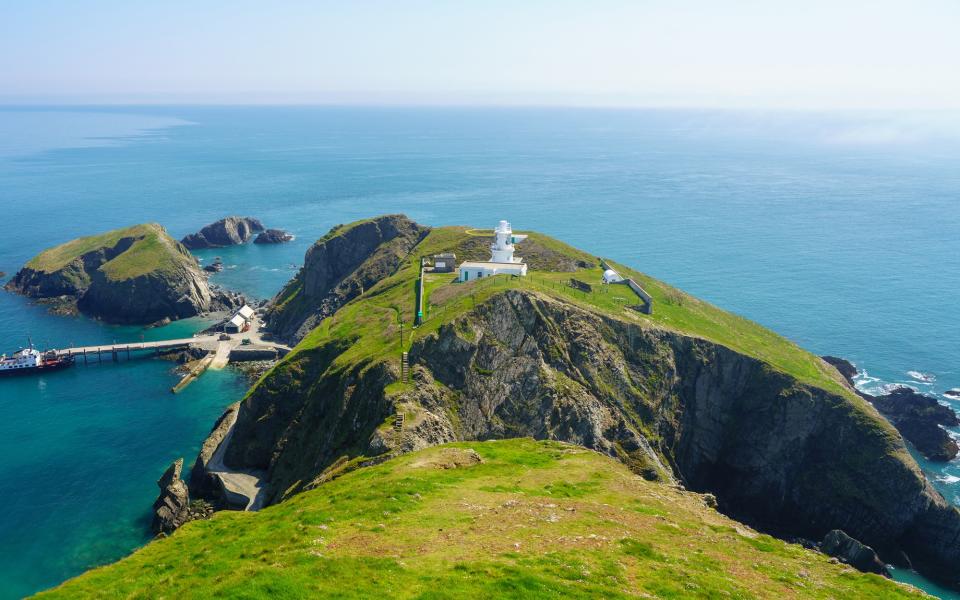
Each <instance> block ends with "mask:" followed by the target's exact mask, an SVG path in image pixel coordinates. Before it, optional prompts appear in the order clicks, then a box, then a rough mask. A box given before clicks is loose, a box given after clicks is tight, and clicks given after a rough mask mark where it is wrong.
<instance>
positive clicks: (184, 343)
mask: <svg viewBox="0 0 960 600" xmlns="http://www.w3.org/2000/svg"><path fill="white" fill-rule="evenodd" d="M218 343H219V334H213V335H201V336H195V337H188V338H179V339H174V340H158V341H154V342H127V343H122V344H108V345H100V346H77V347H75V348H62V349H55V350H50V352H55V353H56V354H57V356H73V357H74V358H80V357H83V360H84V362H87V361H89V360H90V359H91V358H96V359H97V360H103V357H104V355H107V356H108V357H110V358H112V359H113V360H117V358H119V356H121V355H123V356H126V357H127V358H130V357H131V353H133V352H138V353H140V352H144V351H152V352H153V353H154V354H160V352H161V351H162V350H174V349H176V348H189V347H190V346H198V347H201V348H204V349H208V350H211V351H212V350H216V348H217V345H218Z"/></svg>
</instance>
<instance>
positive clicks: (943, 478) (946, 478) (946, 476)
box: [937, 473, 960, 485]
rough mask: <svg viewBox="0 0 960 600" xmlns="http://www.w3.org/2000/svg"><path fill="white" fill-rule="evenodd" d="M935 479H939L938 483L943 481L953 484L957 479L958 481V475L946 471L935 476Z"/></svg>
mask: <svg viewBox="0 0 960 600" xmlns="http://www.w3.org/2000/svg"><path fill="white" fill-rule="evenodd" d="M937 481H939V482H940V483H945V484H947V485H953V484H954V483H957V482H958V481H960V477H957V476H956V475H950V474H948V473H944V474H943V475H940V476H939V477H937Z"/></svg>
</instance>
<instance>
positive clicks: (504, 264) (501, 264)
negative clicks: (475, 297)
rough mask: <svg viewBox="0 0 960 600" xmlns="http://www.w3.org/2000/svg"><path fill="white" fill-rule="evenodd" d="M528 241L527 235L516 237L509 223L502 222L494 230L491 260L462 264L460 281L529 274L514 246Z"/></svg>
mask: <svg viewBox="0 0 960 600" xmlns="http://www.w3.org/2000/svg"><path fill="white" fill-rule="evenodd" d="M525 239H527V236H525V235H514V233H513V228H512V227H510V223H509V222H507V221H500V223H499V224H498V225H497V228H496V229H494V230H493V243H492V244H490V260H489V261H486V262H474V261H466V262H464V263H461V264H460V281H473V280H474V279H483V278H484V277H492V276H494V275H516V276H523V275H526V274H527V265H526V263H524V262H523V259H522V258H520V257H518V256H514V255H513V250H514V244H516V243H519V242H522V241H523V240H525Z"/></svg>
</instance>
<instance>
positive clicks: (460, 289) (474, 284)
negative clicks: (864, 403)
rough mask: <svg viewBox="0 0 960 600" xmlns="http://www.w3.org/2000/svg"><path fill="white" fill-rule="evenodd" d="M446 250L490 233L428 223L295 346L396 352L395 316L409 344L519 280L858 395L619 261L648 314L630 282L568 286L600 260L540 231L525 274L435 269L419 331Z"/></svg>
mask: <svg viewBox="0 0 960 600" xmlns="http://www.w3.org/2000/svg"><path fill="white" fill-rule="evenodd" d="M346 230H349V227H344V228H342V229H340V230H335V231H333V232H331V233H330V234H328V236H331V235H341V234H342V233H343V232H344V231H346ZM488 233H489V232H488ZM440 252H455V253H457V259H458V261H460V260H486V259H488V257H489V254H490V252H489V237H487V235H484V234H483V232H479V231H477V230H471V229H468V228H465V227H441V228H435V229H433V230H431V232H430V233H429V235H428V236H427V237H426V238H425V239H424V240H423V241H422V242H420V244H419V245H418V246H417V247H416V249H415V252H414V253H412V254H411V255H410V256H408V257H407V260H405V261H404V262H403V264H402V266H401V268H400V269H398V270H397V271H396V272H395V273H394V274H393V275H391V276H390V277H387V278H386V279H384V280H383V281H382V282H380V283H379V284H378V285H377V286H375V287H373V288H371V289H370V290H368V291H367V292H366V293H365V294H364V295H363V296H362V297H360V298H358V299H356V300H354V301H353V302H352V303H350V304H348V305H347V306H345V307H344V308H342V309H341V310H340V311H338V312H337V313H336V314H335V315H334V316H333V317H332V318H330V319H327V320H325V321H324V322H323V323H322V324H321V325H320V326H319V327H317V328H316V329H315V330H314V331H313V332H312V333H311V334H310V335H309V336H307V337H306V338H305V339H304V340H303V341H302V342H301V344H300V345H299V346H298V347H297V349H296V350H298V351H304V350H309V349H311V348H316V347H318V346H322V345H324V344H326V343H329V342H331V341H334V340H337V339H343V340H349V341H350V342H351V343H352V344H353V346H352V347H351V349H350V350H349V351H348V352H346V353H344V354H342V355H341V356H340V357H339V358H338V362H342V363H352V362H354V361H358V360H362V361H370V360H376V359H380V358H384V357H387V356H395V355H396V353H397V352H398V351H399V350H400V347H399V326H398V321H401V320H402V321H403V322H404V323H405V327H406V328H407V334H409V335H407V337H406V339H405V346H409V345H410V341H411V339H413V338H420V337H423V336H425V335H428V334H430V333H433V332H435V331H436V330H437V328H438V327H439V326H440V325H441V324H443V323H446V322H449V321H451V320H453V319H455V318H456V317H457V316H460V315H462V314H465V313H466V312H468V311H469V310H470V309H471V308H473V307H474V306H475V305H476V304H480V303H482V302H483V301H484V300H486V299H487V298H489V297H490V296H491V295H493V294H496V293H499V292H502V291H504V290H505V289H509V288H520V289H527V290H530V291H534V292H536V293H540V294H545V295H548V296H552V297H556V298H558V299H560V300H562V301H564V302H568V303H572V304H575V305H577V306H580V307H583V308H586V309H588V310H590V311H594V312H597V313H599V314H605V315H612V316H615V317H617V318H622V319H629V320H631V321H636V322H638V323H648V324H650V325H651V326H656V327H662V328H667V329H671V330H674V331H677V332H679V333H683V334H687V335H692V336H696V337H701V338H704V339H708V340H711V341H713V342H716V343H718V344H722V345H724V346H727V347H729V348H731V349H732V350H735V351H737V352H740V353H743V354H745V355H748V356H753V357H755V358H757V359H759V360H762V361H764V362H766V363H769V364H770V365H771V366H773V367H775V368H777V369H779V370H781V371H783V372H784V373H787V374H789V375H792V376H794V377H796V378H797V379H798V380H800V381H803V382H805V383H809V384H811V385H816V386H818V387H822V388H824V389H826V390H829V391H832V392H836V393H839V394H844V395H846V396H848V397H850V398H856V396H855V395H854V394H852V393H850V392H849V390H847V388H846V387H845V386H844V385H843V384H842V382H841V378H840V376H839V375H838V374H837V372H836V370H835V369H834V368H833V367H830V366H829V365H826V364H825V363H824V362H823V361H822V360H820V359H819V358H818V357H817V356H814V355H813V354H811V353H809V352H807V351H806V350H803V349H802V348H800V347H799V346H797V345H796V344H794V343H792V342H790V341H789V340H787V339H785V338H783V337H782V336H780V335H777V334H776V333H774V332H772V331H770V330H769V329H767V328H765V327H762V326H761V325H758V324H757V323H754V322H753V321H749V320H747V319H744V318H742V317H739V316H737V315H734V314H731V313H729V312H727V311H724V310H721V309H719V308H717V307H715V306H713V305H711V304H709V303H708V302H704V301H702V300H699V299H697V298H695V297H693V296H691V295H689V294H686V293H685V292H682V291H680V290H678V289H676V288H674V287H671V286H669V285H667V284H666V283H663V282H661V281H658V280H656V279H654V278H652V277H649V276H647V275H644V274H642V273H640V272H637V271H635V270H633V269H630V268H627V267H624V266H622V265H616V266H617V269H618V270H619V271H620V273H621V274H622V275H624V276H628V277H632V278H634V279H635V280H636V281H637V282H638V283H640V285H641V286H643V288H644V289H646V290H647V292H648V293H650V295H651V296H652V297H653V299H654V310H653V314H651V315H644V314H640V313H638V312H637V311H635V310H632V309H630V308H628V307H627V305H629V304H635V303H636V299H635V297H633V294H632V292H631V291H630V290H629V289H627V288H626V287H622V286H609V287H608V288H606V289H605V290H600V289H599V288H600V286H599V285H595V286H594V288H595V290H597V291H595V292H594V293H589V294H585V293H582V292H579V291H576V290H575V289H574V288H572V287H570V286H568V285H566V284H567V281H568V280H569V279H570V278H571V277H575V278H577V279H580V280H583V281H586V282H588V283H591V284H599V282H600V278H601V275H602V274H603V270H602V269H601V268H600V265H599V263H598V261H597V258H596V257H594V256H591V255H589V254H587V253H585V252H583V251H581V250H578V249H576V248H573V247H572V246H569V245H567V244H564V243H563V242H560V241H559V240H556V239H553V238H551V237H549V236H545V235H542V234H538V233H530V234H529V238H528V239H527V240H525V241H524V242H522V243H520V244H518V245H517V255H518V256H522V257H523V258H524V259H525V260H526V261H527V263H528V264H529V265H530V270H529V275H528V277H526V278H513V277H509V276H497V277H494V278H488V279H481V280H474V281H471V282H466V283H456V284H454V283H452V282H453V280H454V279H455V276H454V275H453V274H449V273H447V274H428V275H427V278H426V282H425V284H426V293H427V299H426V302H425V306H426V308H427V313H426V321H425V323H424V324H423V325H422V326H421V327H419V328H418V329H416V330H415V331H414V330H412V329H411V327H410V325H411V324H412V323H413V320H414V316H415V306H414V295H413V294H414V285H415V282H416V280H417V277H418V274H419V257H420V256H431V255H433V254H437V253H440ZM604 292H605V293H604ZM288 293H289V296H288V297H286V298H282V299H281V302H291V301H295V300H296V293H297V290H296V289H291V290H289V292H288ZM411 332H412V333H411ZM405 335H406V334H405ZM858 400H859V399H858Z"/></svg>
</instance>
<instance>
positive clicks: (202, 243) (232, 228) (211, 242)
mask: <svg viewBox="0 0 960 600" xmlns="http://www.w3.org/2000/svg"><path fill="white" fill-rule="evenodd" d="M265 229H266V228H265V227H264V226H263V223H261V222H260V221H259V220H258V219H254V218H253V217H226V218H224V219H220V220H219V221H217V222H216V223H211V224H209V225H207V226H206V227H204V228H203V229H201V230H200V231H198V232H197V233H191V234H190V235H188V236H186V237H185V238H183V239H182V240H181V241H180V242H181V243H182V244H183V245H184V246H186V247H187V248H189V249H190V250H202V249H204V248H222V247H224V246H237V245H239V244H245V243H247V242H248V241H250V238H252V237H253V234H255V233H258V232H261V231H264V230H265Z"/></svg>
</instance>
